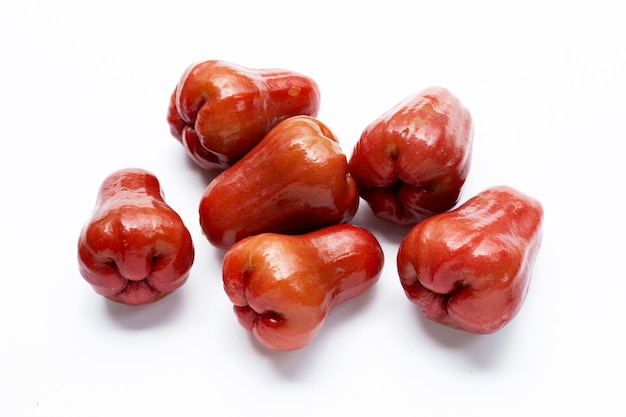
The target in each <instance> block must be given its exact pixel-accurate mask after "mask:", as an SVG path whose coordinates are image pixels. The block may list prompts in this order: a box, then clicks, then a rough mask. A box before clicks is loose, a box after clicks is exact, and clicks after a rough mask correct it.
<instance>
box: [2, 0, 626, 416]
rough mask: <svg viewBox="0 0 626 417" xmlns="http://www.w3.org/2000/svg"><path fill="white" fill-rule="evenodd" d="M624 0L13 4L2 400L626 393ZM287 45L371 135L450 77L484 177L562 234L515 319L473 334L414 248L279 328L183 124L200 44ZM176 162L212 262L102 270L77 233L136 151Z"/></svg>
mask: <svg viewBox="0 0 626 417" xmlns="http://www.w3.org/2000/svg"><path fill="white" fill-rule="evenodd" d="M618 6H619V3H618V2H608V1H595V2H577V1H574V2H549V1H545V2H544V1H541V2H539V1H530V2H522V3H519V4H513V3H506V2H496V1H493V2H484V1H478V2H475V1H474V2H465V1H453V2H432V1H429V2H422V1H415V2H403V1H393V0H389V1H384V2H371V1H363V2H356V3H355V2H349V3H348V5H343V3H341V2H336V1H335V2H328V3H324V2H307V3H299V2H289V1H272V0H268V1H262V2H260V1H259V2H254V1H244V2H238V1H235V0H233V1H230V0H229V1H220V2H211V1H186V0H178V1H176V2H150V3H148V2H134V1H109V2H102V3H93V2H79V1H70V0H59V1H54V2H47V1H32V0H25V1H21V2H3V3H2V5H0V56H1V57H2V64H1V65H0V121H1V123H2V130H1V131H2V145H1V146H2V150H1V152H0V170H1V172H0V181H1V183H0V186H1V191H2V202H3V204H2V213H1V216H0V233H1V235H0V236H1V238H2V241H3V242H4V249H3V251H2V253H3V257H2V258H3V268H2V287H1V288H2V293H3V297H2V302H0V328H1V329H2V341H1V344H0V415H3V416H22V415H24V416H29V415H33V416H105V415H118V416H133V415H142V416H147V415H153V414H155V413H158V414H159V415H168V414H169V415H176V416H206V415H220V416H228V415H255V416H269V415H272V416H304V415H313V416H319V415H340V413H343V412H347V411H350V415H359V414H363V413H365V412H368V415H369V414H372V413H374V414H376V413H379V414H380V413H392V414H400V413H403V414H405V413H406V414H407V415H425V416H426V415H428V416H448V415H452V414H453V413H459V414H460V415H480V416H491V415H494V416H495V415H520V416H522V415H523V416H528V415H535V414H534V413H537V412H543V411H552V412H557V413H558V415H569V414H571V413H573V412H574V411H576V412H580V413H582V415H598V416H599V415H605V416H608V415H623V413H624V410H625V407H624V405H623V398H622V396H623V392H622V391H623V389H622V388H623V384H622V382H623V377H624V372H625V371H626V364H625V359H624V358H625V355H624V352H625V350H626V345H625V344H624V341H623V336H622V333H623V329H624V319H625V313H626V309H625V305H626V304H625V303H624V302H623V297H624V294H625V290H626V276H625V272H624V253H623V250H624V244H623V239H624V233H625V232H626V230H625V227H624V215H623V213H622V211H623V205H622V203H621V201H622V197H623V187H624V180H625V179H626V178H625V174H624V170H623V165H624V157H623V154H622V152H623V142H624V139H626V134H625V130H624V129H625V128H624V126H625V124H624V121H625V120H626V119H625V118H626V105H625V100H624V98H625V97H626V77H624V74H626V55H625V52H624V51H625V50H624V40H625V39H626V29H624V21H623V16H624V15H623V13H622V7H618ZM205 59H224V60H229V61H232V62H234V63H238V64H241V65H245V66H249V67H257V68H267V67H277V68H288V69H292V70H295V71H300V72H303V73H305V74H307V75H310V76H312V77H313V78H314V79H315V80H316V81H317V82H318V84H319V86H320V88H321V91H322V105H321V110H320V114H319V118H320V120H322V121H323V122H324V123H326V124H327V125H328V126H329V127H330V128H331V129H332V130H333V131H334V132H335V133H336V134H337V136H338V137H339V140H340V142H341V144H342V147H343V148H344V150H345V151H346V153H347V154H348V155H349V154H350V153H351V149H352V146H353V144H354V142H355V141H356V139H357V138H358V136H359V135H360V133H361V130H362V129H363V128H364V127H365V126H366V125H367V124H369V123H370V122H371V121H372V120H373V119H374V118H375V117H377V116H379V115H380V114H381V113H383V112H384V111H386V110H387V109H388V108H390V107H391V106H392V105H394V104H395V103H397V102H398V101H400V100H401V99H402V98H404V97H405V96H407V95H409V94H412V93H414V92H416V91H418V90H421V89H422V88H425V87H427V86H430V85H441V86H444V87H447V88H449V89H450V90H451V91H452V92H453V93H454V94H455V95H457V96H458V97H459V98H460V99H461V101H463V102H464V103H465V104H466V106H467V107H468V108H469V109H470V111H471V112H472V114H473V117H474V121H475V125H476V132H475V145H474V155H473V165H472V171H471V173H470V176H469V179H468V182H467V185H466V188H465V191H464V193H463V196H462V201H465V200H466V199H467V198H469V197H470V196H472V195H474V194H475V193H477V192H479V191H481V190H482V189H484V188H487V187H489V186H492V185H496V184H508V185H511V186H513V187H516V188H518V189H520V190H522V191H524V192H526V193H528V194H530V195H533V196H535V197H537V198H539V199H540V200H541V201H542V203H543V204H544V208H545V212H546V221H545V230H544V244H543V247H542V249H541V252H540V254H539V258H538V260H537V264H536V266H535V269H534V274H533V281H532V284H531V288H530V293H529V295H528V298H527V300H526V303H525V304H524V306H523V308H522V310H521V312H520V314H519V315H518V316H517V317H516V318H515V320H514V321H513V322H512V323H510V325H509V326H507V327H506V328H504V329H503V330H501V331H500V332H498V333H496V334H493V335H489V336H471V335H467V334H463V333H461V332H458V331H453V330H449V329H446V328H443V327H441V326H439V325H436V324H433V323H431V322H427V321H425V320H424V319H422V318H421V317H420V315H419V313H418V312H417V310H416V309H415V308H414V307H413V306H412V304H410V303H409V302H408V300H407V299H406V298H405V296H404V294H403V292H402V290H401V287H400V284H399V281H398V278H397V273H396V269H395V256H396V251H397V247H398V244H399V241H400V240H401V238H402V235H403V233H404V232H405V231H404V230H403V229H401V228H397V227H393V226H388V225H386V224H383V223H381V222H379V221H376V220H374V219H373V218H372V216H371V215H370V214H369V211H368V207H367V206H366V205H365V204H362V205H361V208H360V210H359V213H358V215H357V217H356V218H355V220H354V223H356V224H360V225H364V226H366V227H369V228H370V229H371V230H372V231H373V232H374V233H375V234H376V236H377V237H378V238H379V239H380V241H381V243H382V244H383V245H384V249H385V254H386V265H385V268H384V274H383V276H382V277H381V279H380V281H379V283H378V284H377V286H376V287H375V289H374V290H372V291H371V292H370V293H368V294H367V295H364V296H362V297H360V298H358V299H354V300H351V301H349V302H346V303H345V304H343V305H341V306H339V307H337V308H336V309H335V310H334V311H333V312H332V313H331V316H330V317H329V319H328V321H327V322H326V324H325V326H324V328H323V329H322V332H321V333H320V335H319V337H318V338H317V339H316V340H315V341H314V342H313V343H312V344H311V345H310V346H308V347H306V348H305V349H302V350H300V351H296V352H290V353H275V352H269V351H267V350H264V349H263V348H261V347H259V345H258V344H256V343H255V342H254V341H253V339H252V338H251V337H250V336H249V335H248V334H247V333H246V332H245V330H243V328H241V327H240V326H239V325H238V323H237V322H236V319H235V316H234V314H233V312H232V310H231V304H230V303H229V301H228V300H227V298H226V296H225V294H224V292H223V290H222V288H221V281H220V280H221V276H220V261H221V258H220V256H221V255H220V254H219V252H218V251H217V250H215V249H214V248H213V247H211V246H210V245H209V244H208V242H207V241H206V240H205V239H204V238H203V236H202V235H201V233H200V230H199V225H198V219H197V205H198V198H199V196H200V193H201V192H202V191H203V189H204V187H205V185H206V183H207V181H208V178H209V176H207V175H205V174H203V173H202V172H200V171H199V170H198V169H196V167H195V166H194V165H193V164H192V163H191V162H190V161H189V159H188V158H187V157H186V155H185V153H184V150H183V148H182V147H181V146H180V145H179V144H178V143H177V142H176V141H175V140H174V139H173V138H172V137H171V136H170V134H169V130H168V126H167V124H166V122H165V112H166V108H167V104H168V99H169V94H170V92H171V91H172V89H173V88H174V86H175V84H176V83H177V81H178V78H179V77H180V75H181V74H182V72H183V71H184V69H185V68H186V67H187V66H188V65H189V64H191V63H192V62H195V61H199V60H205ZM128 166H136V167H142V168H145V169H149V170H151V171H153V172H154V173H155V174H156V175H157V176H158V178H159V179H160V181H161V184H162V187H163V189H164V190H165V195H166V199H167V201H168V203H169V204H170V205H171V206H172V207H173V208H175V209H176V210H177V211H178V212H179V214H180V215H181V216H182V217H183V219H184V220H185V222H186V223H187V225H188V226H189V228H190V229H191V231H192V233H193V237H194V242H195V246H196V252H197V257H196V262H195V264H194V267H193V270H192V273H191V277H190V279H189V281H188V283H187V284H186V285H185V286H184V287H183V288H181V289H180V290H179V291H178V292H176V293H174V294H172V295H171V296H169V297H167V298H165V299H163V300H162V301H160V302H158V303H156V304H153V305H150V306H145V307H139V308H130V307H125V306H122V305H117V304H114V303H111V302H107V301H105V300H104V299H103V298H101V297H99V296H98V295H96V294H95V293H94V292H93V290H92V289H91V287H89V286H88V285H87V283H86V282H85V281H83V279H82V278H81V277H80V275H79V273H78V269H77V264H76V240H77V238H78V233H79V231H80V228H81V227H82V225H83V224H84V222H85V221H86V220H87V218H88V217H89V215H90V213H91V210H92V208H93V205H94V203H95V196H96V192H97V189H98V187H99V186H100V183H101V182H102V180H103V179H104V178H105V177H106V176H107V175H108V174H109V173H111V172H113V171H114V170H117V169H119V168H123V167H128Z"/></svg>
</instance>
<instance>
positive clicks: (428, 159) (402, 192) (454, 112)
mask: <svg viewBox="0 0 626 417" xmlns="http://www.w3.org/2000/svg"><path fill="white" fill-rule="evenodd" d="M473 137H474V125H473V121H472V117H471V114H470V112H469V111H468V110H467V108H466V107H465V106H464V105H463V104H462V103H461V102H460V101H459V100H458V98H456V97H455V96H454V95H453V94H452V93H450V91H448V90H447V89H445V88H442V87H429V88H426V89H424V90H423V91H421V92H419V93H417V94H414V95H412V96H409V97H407V98H405V99H404V100H403V101H401V102H400V103H398V104H397V105H396V106H394V107H393V108H391V109H390V110H388V111H387V112H386V113H384V114H383V115H382V116H380V117H379V118H377V119H376V120H374V121H373V122H372V123H371V124H370V125H369V126H367V127H366V128H365V130H364V131H363V132H362V134H361V137H360V138H359V140H358V141H357V143H356V144H355V146H354V149H353V152H352V155H351V157H350V161H349V171H350V175H352V176H353V177H354V179H355V180H356V181H357V184H358V185H359V190H360V193H361V197H363V199H364V200H365V201H366V202H367V203H368V205H369V206H370V208H371V210H372V212H373V213H374V215H376V216H377V217H379V218H381V219H384V220H387V221H389V222H392V223H397V224H400V225H405V226H411V225H414V224H416V223H418V222H420V221H422V220H423V219H425V218H428V217H430V216H432V215H433V214H437V213H442V212H444V211H447V210H449V209H451V208H453V207H454V206H455V205H456V203H457V202H458V200H459V197H460V195H461V191H462V188H463V186H464V184H465V180H466V178H467V175H468V173H469V170H470V165H471V155H472V144H473Z"/></svg>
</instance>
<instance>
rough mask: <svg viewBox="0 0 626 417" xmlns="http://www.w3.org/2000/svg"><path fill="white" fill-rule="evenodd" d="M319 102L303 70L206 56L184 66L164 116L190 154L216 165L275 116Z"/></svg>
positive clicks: (228, 160) (234, 156) (236, 155)
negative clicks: (252, 65) (257, 66)
mask: <svg viewBox="0 0 626 417" xmlns="http://www.w3.org/2000/svg"><path fill="white" fill-rule="evenodd" d="M319 105H320V91H319V88H318V86H317V84H316V82H315V81H314V80H313V79H312V78H310V77H308V76H306V75H303V74H299V73H297V72H294V71H290V70H285V69H253V68H245V67H242V66H239V65H236V64H233V63H230V62H226V61H219V60H209V61H204V62H200V63H196V64H193V65H191V66H190V67H189V68H187V70H186V71H185V72H184V74H183V75H182V77H181V79H180V81H179V82H178V84H177V86H176V88H175V90H174V92H173V93H172V95H171V97H170V103H169V107H168V112H167V122H168V124H169V126H170V132H171V134H172V135H173V136H174V137H175V138H176V139H178V140H179V141H180V142H181V143H182V144H183V146H184V147H185V149H186V150H187V152H188V154H189V156H190V157H191V159H192V160H194V161H195V162H196V163H197V164H198V165H199V166H200V167H201V168H203V169H206V170H213V171H221V170H223V169H225V168H227V167H229V166H231V165H232V164H233V163H234V162H235V161H237V160H239V159H240V158H241V157H242V156H243V155H245V154H246V153H247V152H248V151H249V150H250V149H252V147H254V146H255V145H256V144H257V143H258V142H259V141H260V140H261V139H262V138H263V136H265V134H266V133H267V132H268V131H269V130H270V129H271V128H272V127H274V126H275V125H276V124H277V123H278V122H279V121H281V120H284V119H286V118H288V117H291V116H296V115H300V114H305V115H309V116H317V112H318V110H319Z"/></svg>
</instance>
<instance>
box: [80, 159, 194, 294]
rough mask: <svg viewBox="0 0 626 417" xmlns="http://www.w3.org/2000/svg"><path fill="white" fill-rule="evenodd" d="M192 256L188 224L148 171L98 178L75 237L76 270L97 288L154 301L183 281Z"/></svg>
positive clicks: (118, 173) (121, 172)
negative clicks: (93, 200)
mask: <svg viewBox="0 0 626 417" xmlns="http://www.w3.org/2000/svg"><path fill="white" fill-rule="evenodd" d="M193 261H194V246H193V242H192V238H191V235H190V233H189V230H188V229H187V228H186V227H185V225H184V224H183V221H182V219H181V218H180V216H179V215H178V214H177V213H176V212H175V211H174V210H173V209H172V208H171V207H170V206H169V205H167V204H166V202H165V200H164V197H163V193H162V190H161V186H160V184H159V181H158V179H157V178H156V176H154V174H152V173H150V172H148V171H145V170H142V169H135V168H128V169H122V170H119V171H116V172H114V173H112V174H111V175H109V176H108V177H107V178H106V179H105V180H104V182H103V183H102V185H101V187H100V189H99V192H98V197H97V201H96V205H95V208H94V211H93V212H92V214H91V217H90V218H89V220H88V221H87V223H86V224H85V225H84V227H83V228H82V230H81V232H80V236H79V240H78V266H79V270H80V273H81V275H82V276H83V278H84V279H85V280H86V281H87V282H88V283H89V284H91V285H92V287H93V288H94V290H95V291H96V292H97V293H98V294H100V295H102V296H104V297H106V298H108V299H110V300H113V301H116V302H119V303H123V304H127V305H132V306H136V305H141V304H148V303H152V302H155V301H157V300H159V299H161V298H163V297H164V296H166V295H167V294H169V293H171V292H173V291H175V290H176V289H178V288H179V287H181V286H182V285H183V284H184V283H185V282H186V281H187V278H188V276H189V271H190V269H191V266H192V264H193Z"/></svg>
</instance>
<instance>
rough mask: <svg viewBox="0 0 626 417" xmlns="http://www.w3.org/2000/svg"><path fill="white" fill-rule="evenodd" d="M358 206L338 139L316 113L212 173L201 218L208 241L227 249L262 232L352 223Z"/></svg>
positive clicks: (278, 129)
mask: <svg viewBox="0 0 626 417" xmlns="http://www.w3.org/2000/svg"><path fill="white" fill-rule="evenodd" d="M358 205H359V191H358V188H357V185H356V182H355V181H354V179H352V177H350V175H349V174H348V167H347V159H346V156H345V154H344V153H343V151H342V150H341V147H340V146H339V143H338V142H337V139H336V137H335V136H334V135H333V133H332V132H331V131H330V129H328V127H327V126H326V125H324V124H323V123H322V122H320V121H319V120H317V119H316V118H314V117H311V116H294V117H291V118H289V119H286V120H283V121H282V122H280V123H279V124H278V125H276V126H275V127H274V128H273V129H272V130H271V131H270V132H269V133H268V134H267V135H266V136H265V137H264V138H263V140H262V141H261V142H260V143H259V144H258V145H257V146H255V147H254V148H253V149H252V150H251V151H250V152H249V153H248V154H246V155H245V156H244V157H243V158H242V159H240V160H239V161H238V162H237V163H235V164H234V165H233V166H232V167H230V168H228V169H226V170H224V171H222V172H221V173H219V174H218V175H217V176H216V177H215V178H214V179H213V181H212V182H211V183H210V184H209V185H208V186H207V188H206V190H205V191H204V193H203V194H202V196H201V198H200V205H199V217H200V225H201V227H202V231H203V233H204V235H205V236H206V237H207V239H208V240H209V242H210V243H211V244H213V245H214V246H216V247H218V248H221V249H228V248H229V247H230V246H232V245H233V244H234V243H235V242H237V241H239V240H241V239H243V238H245V237H248V236H251V235H255V234H259V233H265V232H274V233H283V234H302V233H307V232H310V231H313V230H315V229H318V228H321V227H325V226H330V225H332V224H338V223H347V222H349V221H350V220H351V219H352V218H353V217H354V215H355V213H356V211H357V209H358Z"/></svg>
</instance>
